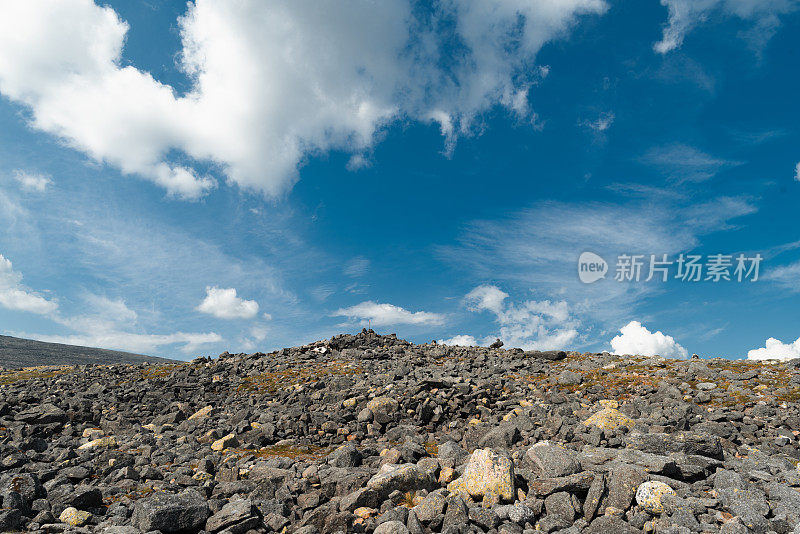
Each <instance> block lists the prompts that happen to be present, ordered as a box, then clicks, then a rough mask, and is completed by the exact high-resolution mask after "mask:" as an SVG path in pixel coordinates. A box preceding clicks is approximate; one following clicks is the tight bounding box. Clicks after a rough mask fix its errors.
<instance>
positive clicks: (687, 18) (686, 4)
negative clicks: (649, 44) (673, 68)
mask: <svg viewBox="0 0 800 534" xmlns="http://www.w3.org/2000/svg"><path fill="white" fill-rule="evenodd" d="M661 5H663V6H666V7H667V9H668V12H669V20H668V23H667V25H666V26H665V28H664V32H663V36H662V39H661V40H660V41H658V42H657V43H656V44H655V45H654V46H653V48H654V49H655V50H656V52H659V53H661V54H665V53H667V52H670V51H672V50H675V49H676V48H680V46H681V45H682V44H683V39H684V37H686V35H687V34H688V33H689V32H691V31H692V30H693V29H694V28H695V27H696V26H699V25H701V24H703V23H705V22H706V21H708V20H709V19H711V18H713V17H719V16H728V17H730V16H735V17H738V18H740V19H742V20H746V21H751V22H753V23H754V24H755V27H754V28H753V30H752V31H751V32H749V37H751V38H753V39H755V40H756V41H758V42H760V43H764V42H766V40H768V39H769V38H770V37H771V36H772V35H773V34H774V33H775V31H776V30H777V28H778V27H779V26H780V18H779V17H780V15H784V14H786V13H790V12H792V11H795V10H797V9H798V8H800V2H798V1H797V0H661Z"/></svg>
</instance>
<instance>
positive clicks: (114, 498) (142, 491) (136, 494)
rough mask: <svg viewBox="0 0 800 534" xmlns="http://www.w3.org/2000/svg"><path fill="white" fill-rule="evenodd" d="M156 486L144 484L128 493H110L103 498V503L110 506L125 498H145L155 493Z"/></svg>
mask: <svg viewBox="0 0 800 534" xmlns="http://www.w3.org/2000/svg"><path fill="white" fill-rule="evenodd" d="M155 492H156V490H155V488H153V487H151V486H142V487H139V488H136V489H135V490H132V491H129V492H127V493H120V494H117V495H110V496H108V497H104V498H103V504H104V505H105V506H110V505H112V504H114V503H117V502H120V501H122V500H123V499H126V498H127V499H130V500H131V501H136V500H138V499H143V498H145V497H149V496H150V495H152V494H153V493H155Z"/></svg>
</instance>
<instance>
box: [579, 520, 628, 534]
mask: <svg viewBox="0 0 800 534" xmlns="http://www.w3.org/2000/svg"><path fill="white" fill-rule="evenodd" d="M586 532H587V533H588V534H637V533H639V532H640V531H639V530H637V529H636V528H634V527H632V526H631V525H630V524H628V523H626V522H625V521H623V520H622V519H619V518H618V517H614V516H610V515H606V516H602V517H598V518H597V519H595V520H594V521H592V522H591V523H590V524H589V528H587V529H586Z"/></svg>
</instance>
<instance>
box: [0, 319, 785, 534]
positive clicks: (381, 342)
mask: <svg viewBox="0 0 800 534" xmlns="http://www.w3.org/2000/svg"><path fill="white" fill-rule="evenodd" d="M798 399H800V371H798V370H797V369H796V367H795V363H794V362H789V363H781V364H764V363H760V362H732V361H728V360H720V359H715V360H690V361H674V360H666V359H663V358H657V357H655V358H636V357H619V356H613V355H609V354H578V353H574V352H570V353H566V352H558V351H552V352H525V351H521V350H516V349H511V350H503V349H501V348H491V349H490V348H475V347H473V348H467V347H446V346H440V345H435V344H428V345H413V344H410V343H407V342H405V341H403V340H400V339H397V338H396V337H395V336H393V335H392V336H380V335H377V334H375V333H374V332H372V331H363V332H362V333H360V334H358V335H343V336H336V337H334V338H332V339H330V340H327V341H320V342H317V343H313V344H310V345H306V346H303V347H296V348H291V349H282V350H280V351H277V352H275V353H271V354H260V353H259V354H235V355H232V354H227V353H225V354H222V355H220V356H219V357H218V358H215V359H197V360H194V361H192V362H189V363H186V364H177V365H113V366H81V367H73V368H57V369H49V370H44V369H37V370H35V371H30V370H28V371H9V372H4V373H2V374H0V452H1V453H2V454H0V458H1V459H0V506H1V507H2V509H0V531H3V532H8V531H17V530H20V531H29V532H42V533H45V532H46V533H52V532H76V533H94V532H107V533H109V534H111V533H113V534H135V533H140V532H149V533H153V534H154V533H157V532H161V533H172V532H181V533H200V532H205V533H211V534H217V533H225V534H251V533H265V532H281V533H284V532H285V533H288V534H292V533H299V534H315V533H337V532H343V533H350V532H356V533H365V534H372V533H375V534H428V533H438V532H442V533H447V534H467V533H473V532H474V533H483V532H488V533H492V534H495V533H502V534H533V533H534V532H536V531H540V532H546V533H552V532H560V533H569V534H578V533H581V532H587V533H602V534H612V533H627V532H637V531H645V532H653V533H661V532H669V533H674V534H683V533H692V532H724V533H730V534H733V533H748V532H754V533H768V532H775V533H777V534H785V533H788V532H795V531H796V528H797V525H798V523H800V473H799V472H798V469H797V468H796V464H797V461H798V458H800V442H799V441H798V437H797V436H798V433H800V405H799V404H798ZM798 531H800V529H798Z"/></svg>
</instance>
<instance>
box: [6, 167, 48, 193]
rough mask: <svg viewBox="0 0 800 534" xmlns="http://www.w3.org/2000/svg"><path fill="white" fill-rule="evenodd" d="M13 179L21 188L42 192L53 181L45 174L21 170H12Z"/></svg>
mask: <svg viewBox="0 0 800 534" xmlns="http://www.w3.org/2000/svg"><path fill="white" fill-rule="evenodd" d="M14 179H15V180H16V181H17V182H18V183H19V185H20V186H22V188H23V189H25V190H27V191H36V192H37V193H44V190H45V189H47V186H48V185H50V184H52V183H53V180H52V179H51V178H50V177H49V176H47V175H46V174H40V173H33V172H25V171H21V170H16V171H14Z"/></svg>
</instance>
